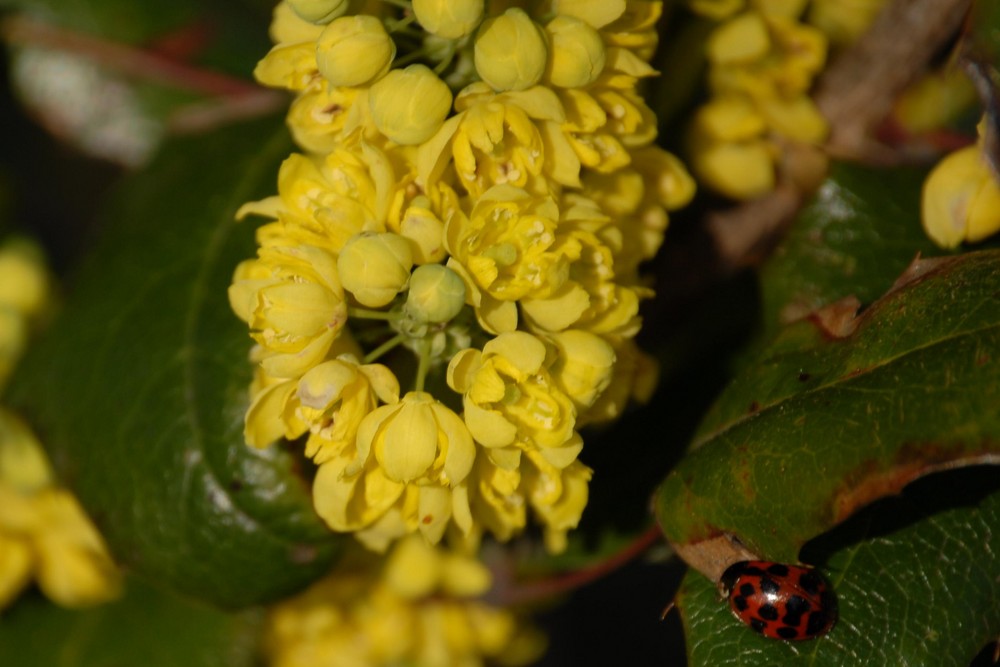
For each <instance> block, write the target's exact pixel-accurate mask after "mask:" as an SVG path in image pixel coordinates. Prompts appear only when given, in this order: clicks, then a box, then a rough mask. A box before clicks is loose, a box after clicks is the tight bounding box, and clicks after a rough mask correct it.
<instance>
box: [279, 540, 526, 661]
mask: <svg viewBox="0 0 1000 667" xmlns="http://www.w3.org/2000/svg"><path fill="white" fill-rule="evenodd" d="M376 563H377V562H376ZM376 563H373V561H372V560H371V559H370V558H368V559H366V564H361V565H350V564H349V565H348V566H347V567H341V568H338V571H337V572H336V573H335V574H334V575H331V576H330V577H328V578H326V579H323V580H321V581H320V582H318V583H317V584H314V585H313V586H312V587H311V588H309V589H308V590H307V591H306V592H304V593H302V594H300V595H298V596H296V597H293V598H291V599H289V600H286V601H284V602H281V603H279V604H278V605H276V606H275V607H274V608H273V609H272V611H271V612H270V615H269V618H268V623H267V631H266V636H265V652H266V654H267V656H268V658H269V664H271V665H274V667H341V666H342V665H358V666H359V667H360V666H362V665H363V666H365V667H391V666H392V665H401V664H413V665H421V667H452V666H454V665H463V666H466V667H479V666H481V665H484V664H485V663H486V661H487V660H490V659H492V660H500V661H501V664H506V665H519V664H526V663H528V662H530V661H532V660H533V659H535V658H537V657H538V654H539V652H540V650H541V648H542V643H541V641H540V639H539V638H538V636H537V635H535V634H534V633H532V632H530V631H528V630H527V628H525V627H523V626H522V625H521V624H520V622H519V621H518V619H517V618H516V617H515V616H514V615H513V614H512V613H511V612H509V611H507V610H503V609H497V608H493V607H491V606H489V605H487V604H486V603H483V602H480V601H478V600H476V599H474V598H476V597H478V596H480V595H482V594H483V593H484V592H485V591H486V590H487V589H488V588H489V586H490V585H491V577H490V574H489V571H488V570H487V569H486V568H485V567H484V566H483V565H482V564H481V563H479V562H478V561H476V560H475V559H474V558H471V557H467V556H461V555H458V554H455V553H452V552H446V551H444V550H441V549H434V548H432V547H430V546H428V545H427V544H426V543H425V542H424V541H423V540H422V539H419V538H408V539H404V540H402V541H400V543H399V544H398V546H396V547H395V548H394V549H393V551H392V552H391V553H390V554H389V557H388V559H387V560H386V561H385V564H384V565H378V566H376ZM491 664H492V663H491Z"/></svg>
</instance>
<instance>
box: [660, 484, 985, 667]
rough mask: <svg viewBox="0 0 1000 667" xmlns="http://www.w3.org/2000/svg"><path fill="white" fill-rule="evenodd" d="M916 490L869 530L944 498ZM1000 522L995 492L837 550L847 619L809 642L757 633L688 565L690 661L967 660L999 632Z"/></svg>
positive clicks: (683, 609) (706, 665) (828, 568)
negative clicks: (998, 533) (998, 538)
mask: <svg viewBox="0 0 1000 667" xmlns="http://www.w3.org/2000/svg"><path fill="white" fill-rule="evenodd" d="M972 471H974V469H972V470H970V472H972ZM965 472H966V471H963V472H962V473H960V474H959V479H954V480H949V481H948V482H947V483H946V485H945V486H944V488H943V489H942V491H944V493H945V494H946V495H945V497H948V496H951V495H954V494H955V493H956V489H955V485H959V486H960V487H961V486H965V485H967V484H968V482H969V480H968V479H967V478H968V475H965V474H964V473H965ZM954 474H955V473H945V474H943V475H940V476H939V477H942V478H945V477H948V476H950V475H954ZM978 477H980V478H985V477H992V481H991V482H990V483H991V484H992V486H993V488H994V489H995V488H996V484H995V473H994V472H993V470H992V469H989V470H987V471H985V473H984V474H980V475H978ZM928 481H929V480H928ZM973 484H975V481H974V480H973ZM910 495H911V494H909V493H908V494H907V499H906V500H905V502H904V501H902V500H901V501H899V502H896V503H892V506H891V507H884V508H877V512H875V513H873V514H872V516H869V517H866V519H868V520H867V521H866V522H865V526H863V528H864V532H866V533H870V531H871V527H872V525H873V524H879V523H885V522H889V523H896V521H895V520H894V519H892V518H890V517H892V516H894V515H898V514H904V515H909V514H910V513H911V512H910V511H909V510H911V509H912V506H914V505H918V506H919V505H922V506H924V507H922V508H921V509H920V511H918V512H915V513H916V514H921V513H923V511H924V510H925V509H928V507H927V506H928V505H930V504H932V503H934V502H940V500H941V495H940V494H935V493H931V492H929V491H928V490H927V489H921V490H919V492H915V493H914V494H912V497H910ZM873 509H876V508H873ZM998 525H1000V493H996V492H994V493H993V494H992V495H990V496H988V497H987V498H986V499H985V500H983V501H982V502H981V503H973V504H972V505H970V506H965V507H958V508H953V509H949V510H946V511H942V512H938V513H933V514H931V515H929V516H925V517H923V518H922V519H920V520H918V521H916V522H915V523H911V524H909V525H904V526H896V527H895V528H894V529H892V528H890V529H889V530H888V531H887V532H885V533H883V534H880V535H877V536H874V537H870V538H868V539H863V540H861V541H857V542H854V543H851V544H848V545H846V546H843V547H842V548H840V549H838V550H836V551H835V552H834V553H833V554H832V555H831V556H830V557H829V558H828V559H825V560H826V565H825V566H824V567H823V568H822V570H823V571H824V572H825V574H826V575H827V577H828V579H829V580H830V582H831V585H832V588H833V590H834V591H835V595H836V596H837V603H838V609H839V620H838V621H837V623H836V625H834V627H833V629H832V630H831V631H830V633H829V634H828V635H826V636H825V637H822V638H820V639H817V640H813V641H807V642H794V643H793V642H784V641H778V640H774V639H768V638H765V637H761V636H759V635H757V634H756V633H754V632H753V631H752V630H751V629H750V628H749V627H747V626H745V625H743V624H742V623H740V622H739V621H738V620H736V619H735V618H734V617H733V615H732V614H731V613H730V611H729V607H728V604H727V603H726V602H725V600H723V599H722V598H720V596H719V594H718V592H717V591H716V589H715V585H714V583H713V582H711V581H709V580H708V579H706V578H705V577H704V576H702V575H701V574H699V573H697V572H694V571H689V572H688V575H687V577H686V579H685V581H684V582H683V584H682V586H681V590H680V593H679V594H678V597H677V606H678V608H679V610H680V613H681V617H682V619H683V621H684V625H685V633H686V635H687V648H688V657H689V667H729V666H732V667H736V666H737V665H738V666H739V667H771V666H772V665H787V666H788V667H796V666H797V665H803V666H804V665H808V666H809V667H841V666H842V665H868V666H870V667H896V666H897V665H936V666H940V667H968V665H969V663H970V662H971V661H972V658H973V657H974V656H975V655H976V654H977V653H979V652H980V650H981V649H982V648H983V647H984V646H987V645H989V644H990V643H992V642H994V641H996V639H997V636H998V632H1000V605H997V602H996V601H997V600H998V599H1000V577H998V576H997V575H998V574H1000V550H998V549H997V548H996V545H997V541H996V527H997V526H998Z"/></svg>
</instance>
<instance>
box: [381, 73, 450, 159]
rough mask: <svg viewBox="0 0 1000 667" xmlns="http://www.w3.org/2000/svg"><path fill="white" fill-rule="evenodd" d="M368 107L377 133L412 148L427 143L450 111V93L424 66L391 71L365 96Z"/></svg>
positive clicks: (435, 75)
mask: <svg viewBox="0 0 1000 667" xmlns="http://www.w3.org/2000/svg"><path fill="white" fill-rule="evenodd" d="M368 107H369V109H370V110H371V114H372V119H373V120H374V121H375V127H377V128H378V129H379V132H381V133H382V134H384V135H385V136H387V137H389V138H390V139H392V140H393V141H395V142H396V143H397V144H403V145H405V146H414V145H416V144H421V143H423V142H425V141H427V140H428V139H430V138H431V137H432V136H433V135H434V133H435V132H437V131H438V129H439V128H440V127H441V124H442V123H444V119H445V118H446V117H447V116H448V112H449V111H451V89H450V88H448V86H447V84H445V82H444V81H442V80H441V79H439V78H438V76H437V74H435V73H434V72H432V71H431V70H430V69H428V68H427V67H425V66H424V65H410V66H409V67H407V68H406V69H394V70H391V71H390V72H389V73H388V74H386V75H385V76H384V77H382V78H381V79H379V80H378V81H377V82H376V83H375V84H374V85H372V87H371V90H370V91H369V93H368Z"/></svg>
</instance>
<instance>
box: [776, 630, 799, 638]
mask: <svg viewBox="0 0 1000 667" xmlns="http://www.w3.org/2000/svg"><path fill="white" fill-rule="evenodd" d="M777 634H778V636H779V637H781V638H782V639H795V638H796V637H798V636H799V632H798V630H796V629H795V628H778V630H777Z"/></svg>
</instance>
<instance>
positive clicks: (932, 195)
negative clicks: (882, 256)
mask: <svg viewBox="0 0 1000 667" xmlns="http://www.w3.org/2000/svg"><path fill="white" fill-rule="evenodd" d="M984 122H985V119H984V120H983V121H981V122H980V126H979V141H977V142H976V143H975V144H973V145H972V146H967V147H965V148H961V149H959V150H957V151H955V152H953V153H951V154H950V155H948V156H946V157H945V158H944V159H943V160H941V161H940V162H939V163H938V164H937V166H935V167H934V169H933V170H932V171H931V173H930V174H929V175H928V176H927V180H926V181H924V188H923V193H922V196H921V202H920V209H921V218H922V221H923V225H924V230H925V231H926V232H927V235H928V236H929V237H930V238H931V240H933V241H934V242H935V243H937V244H938V245H939V246H941V247H942V248H957V247H958V246H959V244H961V243H963V242H970V243H975V242H977V241H982V240H983V239H985V238H986V237H988V236H992V235H993V234H996V233H997V232H998V231H1000V180H998V178H997V174H996V171H995V170H994V168H993V167H991V166H990V164H989V163H988V162H987V160H986V156H985V154H984V149H983V123H984Z"/></svg>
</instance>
